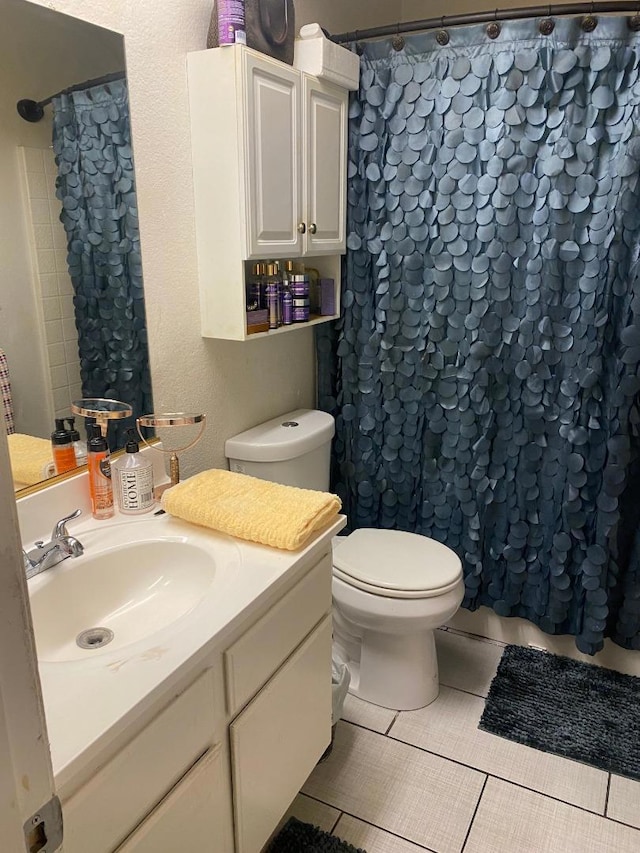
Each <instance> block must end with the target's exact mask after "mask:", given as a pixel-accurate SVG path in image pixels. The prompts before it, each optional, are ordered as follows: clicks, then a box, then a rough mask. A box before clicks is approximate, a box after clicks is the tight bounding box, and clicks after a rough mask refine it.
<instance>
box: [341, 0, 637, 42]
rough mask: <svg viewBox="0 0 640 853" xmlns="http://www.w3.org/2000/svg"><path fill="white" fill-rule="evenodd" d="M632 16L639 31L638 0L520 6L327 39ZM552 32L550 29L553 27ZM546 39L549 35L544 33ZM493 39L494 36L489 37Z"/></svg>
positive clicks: (631, 25) (363, 38)
mask: <svg viewBox="0 0 640 853" xmlns="http://www.w3.org/2000/svg"><path fill="white" fill-rule="evenodd" d="M599 12H600V13H607V12H610V13H620V12H633V13H634V15H633V17H631V18H629V28H630V29H631V30H634V31H635V32H637V31H639V30H640V2H639V0H614V2H609V3H607V2H602V3H557V4H555V5H553V4H552V5H547V6H521V7H518V8H517V9H496V10H495V11H493V12H470V13H467V14H465V15H442V16H441V17H440V18H426V19H425V20H422V21H404V22H398V23H397V24H387V25H385V26H383V27H372V28H370V29H367V30H354V31H352V32H346V33H339V34H338V35H331V36H329V38H330V39H331V41H333V42H335V43H336V44H345V43H348V42H354V41H366V40H367V39H376V38H384V37H386V36H401V35H402V34H403V33H412V32H417V31H420V30H444V29H446V28H447V27H460V26H464V25H465V24H493V23H496V22H498V21H512V20H514V19H516V20H521V19H523V18H553V17H554V16H558V15H585V16H588V17H590V18H591V19H592V21H594V20H595V19H593V16H594V14H596V13H599ZM595 24H597V20H595V23H590V24H588V25H587V27H585V29H588V30H589V31H591V30H593V29H595ZM552 29H553V27H552ZM546 34H547V35H548V33H546ZM491 37H492V38H495V36H491Z"/></svg>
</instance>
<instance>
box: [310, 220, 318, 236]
mask: <svg viewBox="0 0 640 853" xmlns="http://www.w3.org/2000/svg"><path fill="white" fill-rule="evenodd" d="M317 230H318V226H317V225H316V223H315V222H312V223H311V225H310V226H309V234H315V233H316V231H317Z"/></svg>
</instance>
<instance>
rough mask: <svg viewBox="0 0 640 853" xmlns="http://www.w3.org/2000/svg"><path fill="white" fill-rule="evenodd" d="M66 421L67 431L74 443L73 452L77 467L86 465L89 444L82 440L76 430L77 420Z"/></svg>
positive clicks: (66, 419) (67, 419)
mask: <svg viewBox="0 0 640 853" xmlns="http://www.w3.org/2000/svg"><path fill="white" fill-rule="evenodd" d="M65 421H66V422H67V431H68V433H69V435H70V436H71V441H72V442H73V452H74V453H75V456H76V465H86V464H87V444H86V442H84V441H81V440H80V433H79V432H78V430H77V429H76V419H75V418H65Z"/></svg>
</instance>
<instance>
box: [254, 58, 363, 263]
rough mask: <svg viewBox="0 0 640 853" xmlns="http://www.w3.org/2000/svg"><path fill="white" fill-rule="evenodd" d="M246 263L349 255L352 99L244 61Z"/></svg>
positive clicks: (288, 71)
mask: <svg viewBox="0 0 640 853" xmlns="http://www.w3.org/2000/svg"><path fill="white" fill-rule="evenodd" d="M245 74H246V78H245V85H246V95H247V97H246V100H245V105H246V106H245V108H246V115H245V151H246V158H247V162H246V171H245V174H246V186H245V193H246V210H247V246H246V249H247V252H246V256H247V258H270V257H289V256H290V257H300V256H303V255H320V254H338V253H340V252H343V251H344V248H345V202H346V156H347V152H346V145H347V92H346V91H344V90H343V89H340V88H338V87H336V86H332V85H330V84H326V83H324V82H322V81H320V80H318V79H316V78H314V77H311V76H309V75H307V74H303V73H301V72H300V71H297V70H296V69H293V68H289V67H287V66H282V65H281V64H278V65H276V64H275V63H272V62H270V61H269V60H262V59H261V58H259V57H256V56H255V55H246V68H245Z"/></svg>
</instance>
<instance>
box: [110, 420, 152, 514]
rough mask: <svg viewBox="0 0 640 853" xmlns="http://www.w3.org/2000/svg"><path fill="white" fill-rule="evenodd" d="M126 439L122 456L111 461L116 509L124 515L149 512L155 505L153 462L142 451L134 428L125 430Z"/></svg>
mask: <svg viewBox="0 0 640 853" xmlns="http://www.w3.org/2000/svg"><path fill="white" fill-rule="evenodd" d="M127 435H128V441H127V444H126V446H125V453H124V456H121V457H120V458H119V459H116V461H115V462H114V463H113V466H112V468H113V485H114V489H115V493H116V501H117V502H118V509H119V510H120V512H122V513H124V514H125V515H138V514H141V513H143V512H149V510H152V509H153V507H154V506H155V500H154V498H153V462H152V461H151V459H150V458H149V457H148V456H145V454H144V453H140V445H139V444H138V442H137V440H136V434H135V432H134V430H132V429H128V430H127Z"/></svg>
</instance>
